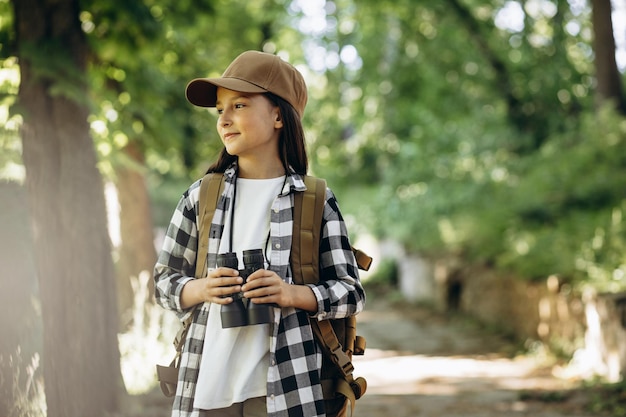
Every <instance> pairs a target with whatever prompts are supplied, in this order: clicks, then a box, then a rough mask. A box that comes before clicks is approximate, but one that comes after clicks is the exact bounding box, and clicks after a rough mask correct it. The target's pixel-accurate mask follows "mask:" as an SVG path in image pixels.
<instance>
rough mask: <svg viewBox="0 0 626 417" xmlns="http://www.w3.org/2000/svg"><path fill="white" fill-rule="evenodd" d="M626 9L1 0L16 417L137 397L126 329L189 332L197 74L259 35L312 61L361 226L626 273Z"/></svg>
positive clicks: (557, 264) (320, 113) (407, 242)
mask: <svg viewBox="0 0 626 417" xmlns="http://www.w3.org/2000/svg"><path fill="white" fill-rule="evenodd" d="M618 13H619V14H618ZM625 22H626V9H625V7H624V4H623V3H622V2H620V1H613V2H611V1H610V0H590V1H581V0H489V1H477V0H443V1H438V2H430V1H424V0H395V1H390V0H377V1H373V0H334V1H330V0H231V1H224V0H195V1H190V0H159V1H157V0H140V1H137V2H128V1H123V0H107V1H104V0H0V121H1V122H0V147H1V152H0V184H1V189H2V195H1V196H0V230H1V236H2V242H3V243H2V246H0V262H2V267H1V268H0V270H1V271H2V272H0V283H1V285H2V287H3V288H5V289H6V290H5V291H3V294H2V295H1V296H0V305H1V306H2V309H3V310H2V311H3V313H2V314H1V316H2V317H0V329H1V330H2V334H3V337H2V338H1V339H0V372H1V375H2V378H0V397H1V398H4V399H7V401H0V415H2V416H18V415H20V416H21V415H43V414H41V413H39V414H37V413H35V412H34V411H32V410H34V409H37V405H36V404H35V405H33V401H36V400H33V398H35V399H37V398H38V399H39V400H41V395H39V396H38V395H36V394H37V392H39V393H41V392H43V391H44V390H45V402H46V407H45V408H46V409H47V415H48V416H50V417H56V416H66V417H74V416H85V415H106V413H109V414H111V413H115V412H117V411H118V410H119V408H120V407H121V404H122V403H123V400H122V398H123V396H124V395H125V394H126V391H127V390H126V389H124V388H123V383H122V375H121V371H120V366H119V363H120V360H121V359H123V357H124V355H125V348H126V346H125V343H124V341H125V340H126V339H125V338H124V335H128V334H131V333H132V332H133V331H139V330H138V329H139V328H141V327H142V326H143V328H142V330H141V331H142V333H141V334H144V335H145V334H148V335H153V336H154V337H155V338H163V339H164V340H169V338H170V336H171V335H170V334H169V333H166V334H161V333H160V332H159V330H158V327H159V326H162V325H163V323H162V322H159V321H158V320H162V319H157V318H154V317H153V314H155V313H153V311H152V310H151V309H150V306H151V305H152V304H153V303H154V300H153V297H152V292H151V291H152V282H151V275H152V268H153V266H154V263H155V260H156V250H155V242H157V241H158V240H159V233H163V228H165V227H166V226H167V223H168V221H169V218H170V216H171V214H172V210H173V208H174V207H175V205H176V203H177V201H178V199H179V197H180V195H181V193H182V192H183V191H184V190H185V189H186V188H187V187H188V185H189V184H191V182H193V181H195V180H196V179H198V178H200V177H201V176H202V175H203V173H204V172H205V171H206V169H207V167H208V166H209V165H210V164H211V163H212V162H213V161H214V160H215V158H216V157H217V155H218V153H219V151H220V150H221V146H222V145H221V143H220V141H219V137H218V136H217V133H216V131H215V123H216V114H215V113H214V112H211V111H208V112H207V111H206V110H204V109H199V108H195V107H194V106H192V105H190V104H189V103H188V102H187V101H186V100H185V95H184V91H185V86H186V84H187V82H188V81H189V80H191V79H193V78H197V77H204V76H219V75H220V74H221V71H223V69H224V68H226V66H227V65H228V63H229V62H230V61H231V60H232V59H233V58H234V57H235V56H237V55H238V54H239V53H241V52H243V51H245V50H249V49H253V50H260V51H265V52H270V53H275V54H278V55H279V56H281V57H282V58H283V59H285V60H287V61H289V62H291V63H292V64H294V65H295V66H296V67H297V68H298V69H299V70H300V71H301V72H302V73H303V75H304V77H305V79H306V82H307V86H308V89H309V102H308V104H307V109H306V112H305V115H304V119H303V121H304V127H305V131H306V136H307V146H308V153H309V158H310V172H311V174H313V175H316V176H320V177H324V178H325V179H326V180H327V181H328V183H329V184H330V185H331V187H332V188H333V190H334V191H335V193H336V195H337V197H338V200H339V202H340V204H341V207H342V211H343V212H345V214H346V219H347V221H348V223H349V227H350V231H351V235H353V236H352V238H353V239H354V240H357V239H358V238H360V237H369V238H371V239H374V240H376V241H379V242H383V241H393V242H395V243H396V244H398V245H399V247H401V248H402V251H403V253H407V254H419V255H420V256H421V257H423V258H426V259H431V260H437V259H451V258H453V259H455V262H457V263H459V264H461V265H468V266H472V265H480V266H481V267H484V268H488V269H489V270H492V271H494V273H496V274H508V275H513V276H515V277H516V279H519V280H524V281H528V282H538V281H542V280H545V279H546V278H547V277H549V276H558V277H559V280H560V282H561V283H562V285H567V287H568V288H570V289H571V291H574V292H578V293H583V292H584V291H587V290H589V289H591V290H593V291H595V292H600V293H608V294H621V293H623V292H625V291H626V219H624V218H623V217H624V216H625V215H626V191H625V190H626V90H625V89H624V80H625V76H624V72H625V71H626V26H624V23H625ZM377 262H378V263H379V265H381V271H382V270H383V269H384V270H385V271H386V272H390V271H392V270H393V267H392V266H389V265H390V263H391V262H390V261H388V260H386V259H377ZM385 266H386V268H384V267H385ZM377 279H383V280H385V279H387V280H388V281H390V282H391V281H393V278H390V277H388V276H387V277H383V278H377ZM137 306H139V308H138V307H137ZM144 307H145V308H144ZM170 325H172V326H174V324H172V323H170ZM151 326H152V327H151ZM146 329H147V330H146ZM151 332H154V334H153V333H151ZM173 332H175V330H173ZM118 336H119V337H118ZM118 340H119V343H118ZM167 343H169V342H167ZM40 361H41V364H40V363H39V362H40ZM73 363H81V364H82V365H81V366H72V364H73ZM35 370H36V372H35ZM94 375H97V378H96V377H94ZM61 379H62V380H63V383H62V384H58V383H53V381H59V380H61ZM43 381H45V382H43ZM37 384H38V385H37ZM37 386H39V388H36V387H37ZM33 387H35V388H33ZM69 398H72V401H68V399H69ZM18 403H19V404H25V403H29V404H30V405H29V406H28V407H34V408H32V409H30V411H28V410H29V409H28V408H26V409H24V408H22V411H21V413H22V414H20V412H18V411H16V408H15V407H16V406H15V404H18ZM24 407H26V406H24ZM24 410H26V411H24ZM94 410H98V412H100V413H101V414H93V413H94Z"/></svg>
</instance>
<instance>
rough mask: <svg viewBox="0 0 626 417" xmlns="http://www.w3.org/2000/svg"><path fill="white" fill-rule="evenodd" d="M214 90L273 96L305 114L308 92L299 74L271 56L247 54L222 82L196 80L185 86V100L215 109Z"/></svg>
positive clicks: (223, 77) (227, 71)
mask: <svg viewBox="0 0 626 417" xmlns="http://www.w3.org/2000/svg"><path fill="white" fill-rule="evenodd" d="M217 87H223V88H226V89H229V90H233V91H239V92H242V93H266V92H270V93H273V94H276V95H277V96H279V97H280V98H282V99H284V100H286V101H287V102H288V103H289V104H291V105H292V106H293V108H294V109H296V111H297V112H298V114H299V115H300V117H302V114H303V113H304V107H305V106H306V101H307V91H306V84H305V82H304V78H302V74H300V72H299V71H298V70H297V69H296V68H295V67H294V66H293V65H291V64H289V63H287V62H285V61H283V60H282V59H281V58H280V57H278V56H277V55H273V54H268V53H265V52H258V51H246V52H244V53H242V54H241V55H239V56H238V57H237V58H235V60H234V61H233V62H232V63H231V64H230V65H229V66H228V68H226V71H224V74H222V76H221V78H196V79H194V80H191V81H190V82H189V84H187V91H186V94H187V100H189V102H190V103H192V104H195V105H196V106H201V107H215V101H216V100H217Z"/></svg>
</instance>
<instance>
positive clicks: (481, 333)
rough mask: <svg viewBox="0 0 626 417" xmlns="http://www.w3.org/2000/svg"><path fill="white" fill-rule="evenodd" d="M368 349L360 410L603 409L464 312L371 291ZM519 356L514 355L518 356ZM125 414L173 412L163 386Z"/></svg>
mask: <svg viewBox="0 0 626 417" xmlns="http://www.w3.org/2000/svg"><path fill="white" fill-rule="evenodd" d="M358 323H359V324H358V330H359V334H360V335H362V336H365V338H366V339H367V349H366V355H365V356H362V357H355V361H354V362H355V367H356V370H355V375H356V376H363V377H365V378H366V379H367V381H368V390H367V394H366V395H365V396H364V397H363V398H361V399H360V400H359V401H358V403H357V407H356V410H355V412H354V417H502V416H506V417H518V416H527V417H565V416H567V417H597V416H598V415H597V414H594V413H591V412H587V411H585V405H586V402H587V401H588V398H587V396H585V395H582V393H581V391H579V390H575V389H574V388H575V387H574V384H573V383H571V382H570V383H568V382H567V381H563V380H560V379H558V378H555V377H554V376H553V375H552V374H551V371H550V369H548V368H545V367H541V366H540V365H539V364H538V362H537V360H536V359H533V358H530V357H523V356H521V357H520V356H517V357H515V355H514V353H515V351H516V349H517V347H516V346H514V345H513V344H512V343H511V342H510V341H508V340H506V338H504V337H502V336H498V335H494V333H493V332H491V331H487V330H486V329H481V328H480V327H479V326H478V325H477V324H476V323H475V322H474V321H472V320H469V319H467V318H464V317H463V316H461V315H458V314H456V315H452V316H451V315H443V314H437V313H433V312H432V311H430V310H427V309H420V308H417V307H414V306H411V307H407V306H405V307H398V306H397V305H396V306H394V307H392V306H391V305H390V303H388V302H386V301H384V298H382V297H378V298H377V297H376V296H372V297H370V298H369V299H368V304H367V308H366V311H364V312H363V313H361V315H359V321H358ZM513 357H515V358H514V359H512V358H513ZM132 403H133V404H132V405H130V407H129V409H128V410H127V412H126V413H125V414H124V416H125V417H148V416H150V417H167V416H169V410H170V404H169V400H167V399H165V397H163V396H162V395H161V393H160V392H159V391H158V389H157V390H155V391H153V392H151V393H149V394H146V395H142V396H139V397H135V398H134V399H133V400H132Z"/></svg>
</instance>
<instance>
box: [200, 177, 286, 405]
mask: <svg viewBox="0 0 626 417" xmlns="http://www.w3.org/2000/svg"><path fill="white" fill-rule="evenodd" d="M284 182H285V177H284V176H283V177H279V178H272V179H244V178H239V179H237V192H236V201H235V218H234V233H233V242H232V250H233V252H237V257H238V259H239V269H243V260H242V259H243V256H242V254H243V251H244V250H248V249H263V250H264V253H265V251H266V250H267V251H268V252H267V258H268V259H269V258H270V252H269V251H270V248H269V247H268V248H266V247H265V246H266V242H267V236H268V233H269V230H270V209H271V206H272V203H273V202H274V200H275V199H276V196H277V195H278V194H279V193H280V191H281V190H282V187H283V184H284ZM231 215H232V210H230V211H229V212H227V213H226V217H225V221H224V232H223V234H222V240H221V242H220V251H219V253H227V252H229V239H230V238H229V236H230V218H231ZM265 266H266V267H267V265H265ZM220 309H221V305H218V304H211V306H210V310H209V317H208V322H207V327H206V335H205V339H204V349H203V351H202V361H201V363H200V371H199V373H198V384H197V386H196V395H195V400H194V408H197V409H201V410H212V409H216V408H224V407H229V406H231V405H232V404H234V403H238V402H242V401H245V400H247V399H249V398H254V397H261V396H265V395H267V371H268V367H269V343H270V333H269V332H270V326H269V324H257V325H253V326H243V327H233V328H227V329H223V328H222V320H221V317H220Z"/></svg>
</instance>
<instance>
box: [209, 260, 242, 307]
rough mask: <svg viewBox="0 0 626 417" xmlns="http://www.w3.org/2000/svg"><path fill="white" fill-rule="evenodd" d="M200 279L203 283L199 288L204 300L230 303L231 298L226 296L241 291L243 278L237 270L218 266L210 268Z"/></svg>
mask: <svg viewBox="0 0 626 417" xmlns="http://www.w3.org/2000/svg"><path fill="white" fill-rule="evenodd" d="M201 281H202V283H203V284H204V285H203V286H202V287H201V288H200V291H201V292H202V299H203V300H204V301H209V302H211V303H215V304H230V303H232V302H233V298H232V297H227V296H228V295H230V294H235V293H238V292H240V291H241V284H242V283H243V278H241V277H240V276H239V271H237V270H236V269H231V268H224V267H220V268H216V269H212V270H210V271H209V272H208V274H207V277H206V278H205V279H202V280H201Z"/></svg>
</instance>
